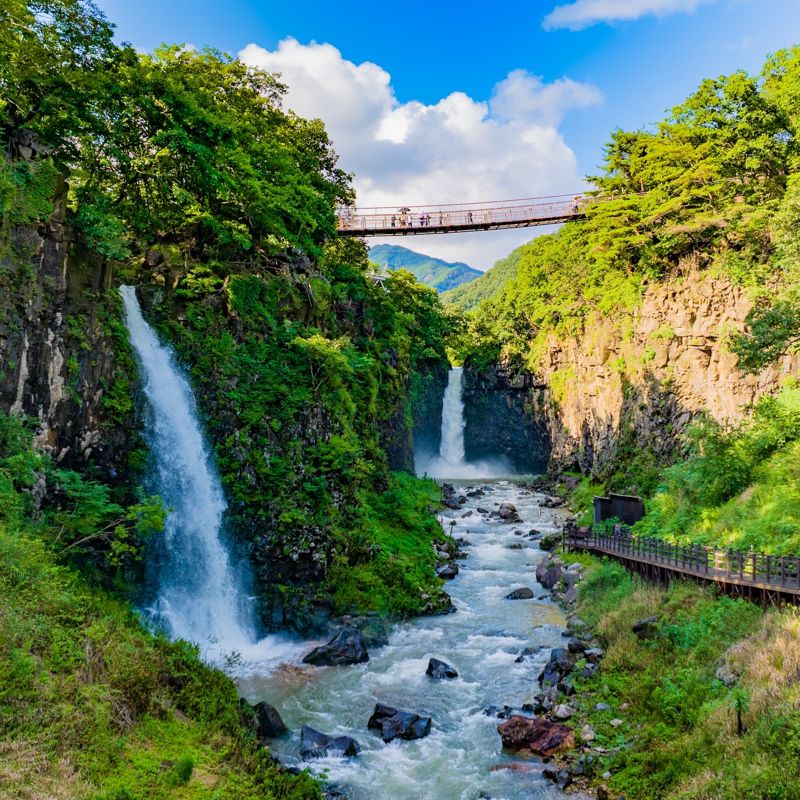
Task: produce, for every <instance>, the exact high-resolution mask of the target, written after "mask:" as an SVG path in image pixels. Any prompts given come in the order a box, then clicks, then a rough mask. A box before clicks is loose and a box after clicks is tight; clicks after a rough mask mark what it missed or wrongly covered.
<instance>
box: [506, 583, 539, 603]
mask: <svg viewBox="0 0 800 800" xmlns="http://www.w3.org/2000/svg"><path fill="white" fill-rule="evenodd" d="M532 597H533V590H532V589H529V588H528V587H527V586H523V587H521V588H520V589H514V591H513V592H509V593H508V594H507V595H506V600H530V599H531V598H532Z"/></svg>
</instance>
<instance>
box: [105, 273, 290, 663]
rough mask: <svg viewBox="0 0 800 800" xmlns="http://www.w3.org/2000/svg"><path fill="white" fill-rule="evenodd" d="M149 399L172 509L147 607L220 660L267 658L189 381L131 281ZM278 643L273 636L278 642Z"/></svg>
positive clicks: (134, 330) (159, 471) (158, 476)
mask: <svg viewBox="0 0 800 800" xmlns="http://www.w3.org/2000/svg"><path fill="white" fill-rule="evenodd" d="M120 293H121V294H122V300H123V304H124V307H125V320H126V324H127V327H128V331H129V334H130V340H131V344H132V346H133V349H134V350H135V352H136V355H137V356H138V360H139V364H140V368H141V373H142V378H143V382H144V393H145V397H146V398H147V403H148V411H149V413H148V419H147V424H146V435H147V440H148V444H149V446H150V449H151V455H152V461H153V482H154V484H155V486H154V488H155V490H156V491H157V492H158V494H159V495H160V496H161V498H162V499H163V501H164V505H165V506H166V508H167V510H168V514H167V519H166V526H165V530H164V533H163V534H162V535H160V536H159V540H158V542H157V543H156V547H155V548H153V549H155V550H156V552H155V553H152V554H151V555H152V557H151V558H149V560H148V571H149V573H150V577H151V579H152V583H153V584H154V586H155V593H156V597H155V601H154V603H153V605H152V607H151V608H149V609H148V614H149V615H150V617H151V618H152V619H153V620H154V621H155V622H156V624H158V625H160V626H162V627H163V628H165V630H166V632H167V634H168V635H169V636H170V637H171V638H173V639H186V640H188V641H190V642H193V643H195V644H196V645H198V646H199V647H200V651H201V654H202V655H203V657H204V658H205V659H206V660H208V661H211V662H214V663H217V664H223V663H226V661H227V662H228V663H231V660H232V659H236V660H242V659H245V658H253V659H257V660H259V661H262V662H263V661H264V660H265V656H266V655H270V656H276V655H279V653H267V652H266V651H267V648H265V647H264V646H262V645H264V643H267V642H268V640H263V641H262V642H259V641H258V639H257V637H256V632H255V628H256V626H255V623H254V615H253V612H252V609H251V608H250V607H249V600H248V595H247V591H246V588H247V587H248V586H249V584H250V575H249V569H248V568H247V564H245V563H240V564H234V563H233V560H232V557H231V552H230V549H229V547H228V546H227V543H226V542H225V539H224V536H223V531H222V518H223V513H224V512H225V508H226V503H225V496H224V493H223V490H222V485H221V483H220V479H219V476H218V475H217V473H216V470H215V469H214V465H213V462H212V460H211V457H210V455H209V451H208V447H207V445H206V443H205V439H204V437H203V433H202V431H201V428H200V422H199V420H198V414H197V408H196V406H195V401H194V395H193V394H192V389H191V386H190V385H189V382H188V380H187V379H186V377H185V376H184V375H183V374H182V372H181V370H180V369H179V368H178V366H177V365H176V363H175V359H174V357H173V355H172V353H171V351H170V350H169V349H168V348H167V347H165V346H164V345H162V344H161V343H160V342H159V340H158V337H157V336H156V334H155V331H153V329H152V328H151V327H150V326H149V325H148V324H147V322H146V321H145V319H144V317H143V315H142V310H141V307H140V306H139V302H138V300H137V298H136V290H135V289H134V288H133V287H132V286H123V287H122V288H121V289H120ZM273 643H274V642H273Z"/></svg>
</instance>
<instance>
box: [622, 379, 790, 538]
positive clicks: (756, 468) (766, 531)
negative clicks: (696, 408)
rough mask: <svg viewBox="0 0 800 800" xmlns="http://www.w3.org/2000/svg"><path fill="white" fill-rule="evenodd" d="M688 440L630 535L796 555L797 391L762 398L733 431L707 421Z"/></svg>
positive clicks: (788, 389)
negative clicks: (685, 452)
mask: <svg viewBox="0 0 800 800" xmlns="http://www.w3.org/2000/svg"><path fill="white" fill-rule="evenodd" d="M689 437H690V446H691V452H690V455H689V457H688V458H687V459H685V460H684V461H681V462H679V463H677V464H675V465H674V466H672V467H668V468H667V469H666V470H665V471H664V473H663V476H662V480H661V486H660V487H659V491H658V492H657V493H656V494H655V495H654V496H653V497H652V499H651V501H650V502H649V503H648V513H647V515H646V516H645V518H644V520H642V521H641V522H640V523H638V524H637V526H636V530H637V532H639V533H642V534H645V535H655V536H662V537H665V538H667V539H669V540H670V541H677V542H681V543H688V542H693V543H706V544H718V545H725V546H730V547H737V548H748V547H754V548H755V549H757V550H763V551H765V552H785V553H793V552H796V550H797V547H798V546H800V516H799V515H800V505H798V496H797V492H796V491H795V488H794V487H795V486H796V485H797V483H796V481H797V479H796V477H795V467H794V464H795V460H796V455H797V452H798V447H800V445H798V439H800V391H798V390H797V389H795V388H787V389H784V390H783V391H782V392H781V393H780V394H779V395H778V396H777V397H775V398H764V399H762V400H761V401H760V402H759V403H758V405H757V406H756V407H755V410H754V413H753V415H752V417H751V418H750V419H748V420H746V421H744V422H742V423H741V424H739V425H738V426H737V427H735V428H733V429H730V430H724V429H722V428H721V427H720V426H719V425H717V424H715V423H713V422H708V421H706V422H703V423H699V424H698V425H696V426H695V427H694V428H693V429H692V430H691V431H690V433H689Z"/></svg>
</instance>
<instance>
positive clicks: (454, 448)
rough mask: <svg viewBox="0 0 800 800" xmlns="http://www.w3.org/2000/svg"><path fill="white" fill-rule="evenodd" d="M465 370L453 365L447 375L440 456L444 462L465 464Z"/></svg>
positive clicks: (454, 464) (456, 464)
mask: <svg viewBox="0 0 800 800" xmlns="http://www.w3.org/2000/svg"><path fill="white" fill-rule="evenodd" d="M462 378H463V371H462V369H461V367H453V369H451V370H450V374H449V375H448V376H447V388H446V389H445V390H444V400H443V402H442V444H441V448H440V450H439V458H440V459H441V461H442V463H443V464H450V465H452V466H463V464H464V400H463V398H462V396H461V392H462V389H461V384H462Z"/></svg>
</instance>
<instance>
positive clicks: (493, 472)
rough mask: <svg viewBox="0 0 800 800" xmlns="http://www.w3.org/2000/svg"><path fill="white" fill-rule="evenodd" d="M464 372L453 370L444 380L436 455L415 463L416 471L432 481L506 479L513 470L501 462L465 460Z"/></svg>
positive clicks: (456, 368) (457, 368)
mask: <svg viewBox="0 0 800 800" xmlns="http://www.w3.org/2000/svg"><path fill="white" fill-rule="evenodd" d="M463 378H464V373H463V370H462V368H461V367H453V368H452V369H451V370H450V374H449V375H448V377H447V388H446V389H445V391H444V398H443V400H442V439H441V445H440V448H439V455H438V456H436V457H435V458H433V459H431V460H430V461H428V462H425V463H421V464H417V471H418V472H420V473H425V474H428V475H430V476H431V477H432V478H450V479H459V478H463V479H466V480H472V479H476V478H496V477H504V476H509V475H511V474H512V473H513V469H512V468H511V467H510V465H509V464H507V463H506V462H505V461H504V460H503V459H497V460H492V461H480V462H476V463H472V462H469V461H467V460H466V456H465V446H464V427H465V421H464V387H463Z"/></svg>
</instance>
